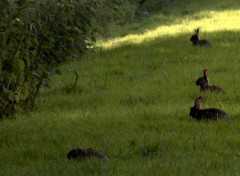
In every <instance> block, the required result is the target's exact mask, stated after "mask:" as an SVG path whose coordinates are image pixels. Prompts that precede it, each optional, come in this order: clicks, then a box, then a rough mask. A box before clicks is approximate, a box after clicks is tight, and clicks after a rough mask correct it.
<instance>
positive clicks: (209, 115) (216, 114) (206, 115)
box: [189, 107, 230, 120]
mask: <svg viewBox="0 0 240 176" xmlns="http://www.w3.org/2000/svg"><path fill="white" fill-rule="evenodd" d="M189 115H190V116H192V117H193V118H195V119H197V120H201V119H206V120H218V119H227V120H230V117H229V115H228V114H227V113H226V112H225V111H223V110H220V109H217V108H209V109H197V108H196V107H192V108H190V114H189Z"/></svg>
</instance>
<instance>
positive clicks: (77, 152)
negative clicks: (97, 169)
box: [67, 148, 109, 161]
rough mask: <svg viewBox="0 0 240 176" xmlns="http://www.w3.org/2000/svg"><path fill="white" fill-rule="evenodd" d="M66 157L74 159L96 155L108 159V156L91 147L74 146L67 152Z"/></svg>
mask: <svg viewBox="0 0 240 176" xmlns="http://www.w3.org/2000/svg"><path fill="white" fill-rule="evenodd" d="M67 157H68V159H75V160H83V159H85V158H92V157H97V158H99V159H102V160H105V161H109V158H108V157H107V156H106V155H104V154H103V153H100V152H98V151H96V150H94V149H92V148H88V149H80V148H75V149H72V150H70V151H69V152H68V154H67Z"/></svg>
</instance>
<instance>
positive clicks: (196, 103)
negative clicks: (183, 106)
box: [194, 97, 202, 109]
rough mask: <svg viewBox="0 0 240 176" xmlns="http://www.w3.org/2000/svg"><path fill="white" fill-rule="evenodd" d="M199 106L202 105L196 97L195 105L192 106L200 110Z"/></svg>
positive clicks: (200, 100)
mask: <svg viewBox="0 0 240 176" xmlns="http://www.w3.org/2000/svg"><path fill="white" fill-rule="evenodd" d="M201 104H202V97H198V98H196V99H195V104H194V106H195V107H196V108H197V109H200V108H201Z"/></svg>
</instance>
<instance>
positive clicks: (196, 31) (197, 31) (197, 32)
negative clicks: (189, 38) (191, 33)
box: [195, 28, 200, 38]
mask: <svg viewBox="0 0 240 176" xmlns="http://www.w3.org/2000/svg"><path fill="white" fill-rule="evenodd" d="M195 34H196V35H197V36H198V38H199V36H200V31H199V28H197V29H195Z"/></svg>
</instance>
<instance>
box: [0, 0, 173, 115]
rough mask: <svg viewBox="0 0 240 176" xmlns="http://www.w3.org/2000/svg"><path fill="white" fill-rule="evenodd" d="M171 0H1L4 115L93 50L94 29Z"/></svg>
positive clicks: (26, 104) (0, 101) (25, 106)
mask: <svg viewBox="0 0 240 176" xmlns="http://www.w3.org/2000/svg"><path fill="white" fill-rule="evenodd" d="M170 1H171V0H148V1H146V0H113V1H106V0H100V1H98V0H86V1H78V0H72V1H67V0H51V1H48V0H40V1H32V0H2V1H1V2H0V9H1V11H0V21H1V23H0V117H3V116H7V117H13V116H14V113H15V110H16V108H17V107H21V108H19V109H22V110H25V111H27V110H29V109H32V108H33V107H34V102H35V99H36V97H37V95H38V92H39V90H40V88H42V87H46V86H49V81H48V78H49V76H51V75H53V74H55V73H58V72H59V71H58V70H57V66H58V65H59V64H61V63H64V62H66V61H69V60H72V59H76V58H80V56H82V55H83V54H84V53H86V52H88V51H92V50H93V49H94V43H95V41H96V40H95V34H96V33H98V34H101V35H107V32H106V31H107V30H108V26H109V24H111V23H112V24H116V25H123V24H126V23H130V22H133V21H136V20H140V19H142V18H144V17H146V16H147V15H148V14H149V13H151V12H154V11H157V10H159V9H163V7H167V6H168V4H169V3H170Z"/></svg>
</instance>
